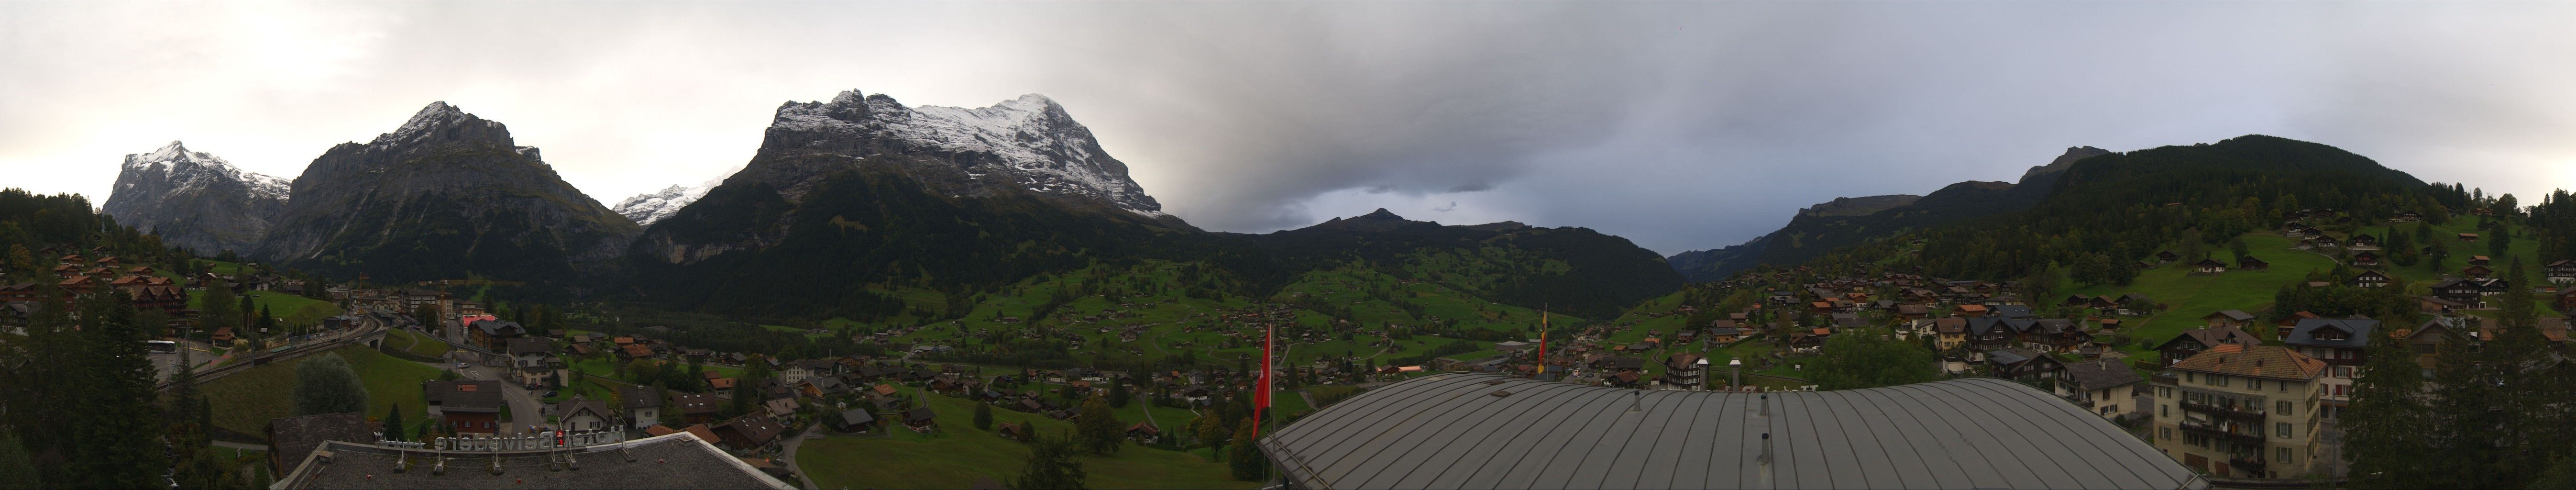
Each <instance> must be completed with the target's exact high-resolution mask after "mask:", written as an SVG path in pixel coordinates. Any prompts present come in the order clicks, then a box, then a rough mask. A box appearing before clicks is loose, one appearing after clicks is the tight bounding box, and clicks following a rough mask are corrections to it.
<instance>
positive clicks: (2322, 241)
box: [2308, 235, 2343, 248]
mask: <svg viewBox="0 0 2576 490" xmlns="http://www.w3.org/2000/svg"><path fill="white" fill-rule="evenodd" d="M2308 241H2309V242H2310V243H2311V244H2313V245H2316V246H2318V247H2322V248H2338V247H2342V246H2343V245H2342V244H2341V242H2337V241H2335V239H2334V237H2330V236H2322V235H2320V236H2318V237H2316V238H2314V239H2310V240H2308Z"/></svg>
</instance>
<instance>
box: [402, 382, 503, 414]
mask: <svg viewBox="0 0 2576 490" xmlns="http://www.w3.org/2000/svg"><path fill="white" fill-rule="evenodd" d="M469 390H470V391H469ZM421 393H422V395H424V396H427V397H428V398H429V404H431V405H437V406H438V410H439V412H441V413H445V412H474V413H483V412H491V413H500V412H501V382H499V381H492V380H480V381H477V380H463V379H460V380H452V381H428V382H423V383H421Z"/></svg>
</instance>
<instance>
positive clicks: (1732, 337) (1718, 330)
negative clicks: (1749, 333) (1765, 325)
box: [1708, 320, 1744, 344]
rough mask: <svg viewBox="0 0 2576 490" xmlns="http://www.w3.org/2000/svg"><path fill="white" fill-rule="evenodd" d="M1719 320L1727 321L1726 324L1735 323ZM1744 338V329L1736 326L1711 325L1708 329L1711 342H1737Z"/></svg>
mask: <svg viewBox="0 0 2576 490" xmlns="http://www.w3.org/2000/svg"><path fill="white" fill-rule="evenodd" d="M1719 322H1722V323H1725V324H1727V325H1733V324H1734V322H1728V321H1725V320H1719ZM1743 339H1744V329H1740V328H1735V327H1732V326H1721V327H1710V328H1709V329H1708V341H1709V342H1713V343H1719V344H1732V343H1735V342H1736V341H1738V340H1743Z"/></svg>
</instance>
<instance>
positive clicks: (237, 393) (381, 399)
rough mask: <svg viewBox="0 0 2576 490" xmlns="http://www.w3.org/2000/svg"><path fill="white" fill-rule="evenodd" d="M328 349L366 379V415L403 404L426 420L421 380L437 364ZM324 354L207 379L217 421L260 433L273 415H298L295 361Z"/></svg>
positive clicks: (360, 349)
mask: <svg viewBox="0 0 2576 490" xmlns="http://www.w3.org/2000/svg"><path fill="white" fill-rule="evenodd" d="M330 353H332V354H338V355H340V357H342V358H345V359H348V360H349V367H351V368H354V369H356V370H357V372H358V378H359V379H360V380H362V381H365V382H366V384H367V407H368V408H367V417H368V418H381V417H384V415H385V412H386V411H387V409H388V408H389V407H394V406H401V407H402V411H403V420H407V421H412V422H414V423H417V422H419V421H422V420H427V414H428V411H427V407H426V403H425V402H423V401H422V394H421V391H420V383H421V382H422V381H429V380H433V379H438V372H439V371H438V369H437V368H433V367H429V366H424V365H421V364H420V363H416V362H411V361H405V360H401V359H395V358H394V357H393V356H388V355H385V354H383V353H380V352H376V351H375V350H374V349H369V348H367V347H366V346H354V345H353V346H348V347H342V348H339V349H333V350H332V351H331V352H330ZM321 355H323V354H314V355H309V356H304V357H300V358H296V359H294V360H290V361H286V362H280V363H273V364H269V365H266V366H259V367H255V368H250V369H249V370H245V371H242V372H240V373H234V374H233V375H230V376H225V377H222V378H216V379H215V380H213V381H209V382H207V383H206V384H205V386H204V391H205V393H206V399H207V401H208V402H209V403H210V404H212V405H213V406H214V413H215V426H217V427H222V428H224V429H227V430H231V431H234V432H240V433H243V434H260V433H262V432H263V430H264V429H265V427H267V425H268V420H269V419H274V418H278V417H289V416H293V415H295V397H294V396H293V395H292V393H294V391H295V366H296V365H297V364H301V363H303V362H304V361H305V360H309V359H314V358H315V357H317V356H321Z"/></svg>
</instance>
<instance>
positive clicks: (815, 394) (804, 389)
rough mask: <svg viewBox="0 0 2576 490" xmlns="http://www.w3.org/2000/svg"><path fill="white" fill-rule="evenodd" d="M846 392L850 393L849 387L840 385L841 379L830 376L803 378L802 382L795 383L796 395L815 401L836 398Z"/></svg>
mask: <svg viewBox="0 0 2576 490" xmlns="http://www.w3.org/2000/svg"><path fill="white" fill-rule="evenodd" d="M848 391H850V388H849V386H848V385H844V384H841V378H837V377H832V376H823V377H814V378H805V380H804V381H800V382H797V383H796V392H797V393H799V394H803V395H805V396H806V397H809V398H815V399H822V398H827V397H832V396H837V395H840V394H841V393H845V392H848Z"/></svg>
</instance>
